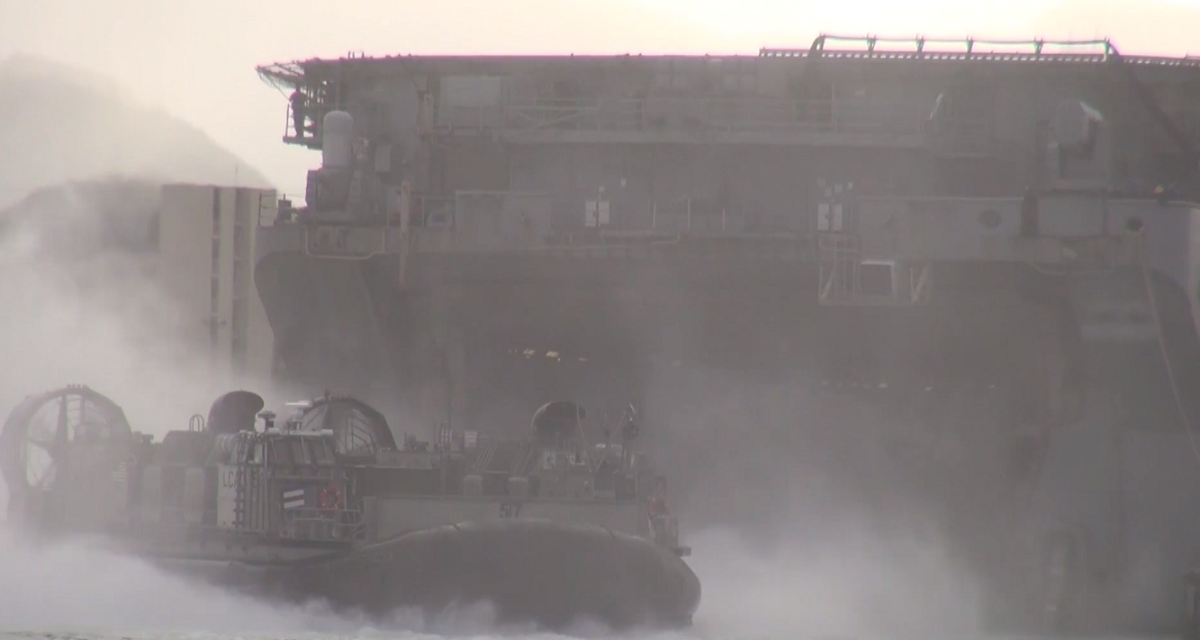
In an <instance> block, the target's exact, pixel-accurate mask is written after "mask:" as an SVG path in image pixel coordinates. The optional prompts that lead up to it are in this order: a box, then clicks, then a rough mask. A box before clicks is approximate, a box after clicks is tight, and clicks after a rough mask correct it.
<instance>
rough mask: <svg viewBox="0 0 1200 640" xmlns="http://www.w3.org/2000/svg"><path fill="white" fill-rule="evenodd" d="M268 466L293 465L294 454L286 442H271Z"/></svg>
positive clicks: (268, 451)
mask: <svg viewBox="0 0 1200 640" xmlns="http://www.w3.org/2000/svg"><path fill="white" fill-rule="evenodd" d="M267 464H269V465H271V466H284V465H290V464H292V452H291V449H289V448H288V443H287V441H286V440H271V441H270V442H268V443H267Z"/></svg>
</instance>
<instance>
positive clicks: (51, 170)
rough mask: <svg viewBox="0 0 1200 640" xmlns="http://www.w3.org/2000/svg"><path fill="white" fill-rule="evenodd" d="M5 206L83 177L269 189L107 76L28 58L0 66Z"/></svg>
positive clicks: (0, 191) (201, 136) (195, 132)
mask: <svg viewBox="0 0 1200 640" xmlns="http://www.w3.org/2000/svg"><path fill="white" fill-rule="evenodd" d="M0 96H4V99H3V100H0V166H3V167H4V170H3V171H2V172H0V209H3V208H6V207H8V206H11V205H12V204H14V203H15V202H17V201H19V200H20V199H22V198H24V197H26V196H27V195H29V194H31V193H32V192H33V191H35V190H37V189H40V188H44V187H49V186H53V185H59V184H63V183H68V182H74V181H81V180H96V179H107V178H108V177H110V176H112V177H114V178H115V179H117V181H121V180H124V179H126V178H136V179H138V180H145V181H147V182H157V183H161V182H174V181H180V182H199V183H213V184H235V183H236V184H240V185H244V186H254V187H269V186H270V185H269V183H268V182H267V180H266V178H264V177H263V175H262V174H261V173H259V172H258V171H256V170H255V169H253V168H252V167H249V166H246V165H245V163H243V162H241V161H240V160H239V159H238V158H237V157H236V156H235V155H233V154H232V153H231V152H229V151H228V150H226V149H223V148H221V147H220V146H219V145H218V144H216V143H215V142H214V141H213V140H212V139H211V138H210V137H209V136H208V135H206V134H205V133H204V132H202V131H201V130H199V129H197V128H196V127H194V126H191V125H189V124H187V123H186V122H183V121H181V120H179V119H177V118H174V117H172V116H171V115H169V114H168V113H166V112H164V111H162V110H158V109H150V108H146V107H143V106H140V105H138V104H136V103H135V102H134V101H132V100H131V99H130V98H129V97H128V96H127V95H126V94H125V93H124V92H123V91H122V90H121V88H120V87H119V86H117V85H116V84H115V83H113V82H111V81H109V80H108V79H106V78H104V77H102V76H98V75H96V74H92V73H90V72H86V71H82V70H80V69H77V68H73V67H69V66H66V65H62V64H59V63H56V62H51V61H48V60H45V59H42V58H35V57H29V56H18V57H13V58H10V59H8V60H5V61H3V62H0Z"/></svg>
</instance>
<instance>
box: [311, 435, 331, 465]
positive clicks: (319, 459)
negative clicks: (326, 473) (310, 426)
mask: <svg viewBox="0 0 1200 640" xmlns="http://www.w3.org/2000/svg"><path fill="white" fill-rule="evenodd" d="M308 448H309V451H310V453H311V454H312V458H313V460H315V461H316V463H317V464H319V465H331V464H333V452H332V451H330V450H329V442H328V441H326V440H315V441H312V442H309V443H308Z"/></svg>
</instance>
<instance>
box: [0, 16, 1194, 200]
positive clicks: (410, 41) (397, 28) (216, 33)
mask: <svg viewBox="0 0 1200 640" xmlns="http://www.w3.org/2000/svg"><path fill="white" fill-rule="evenodd" d="M1197 24H1200V2H1198V1H1197V0H1136V1H1135V0H1062V1H1060V2H1047V1H1046V0H1006V1H1004V2H998V1H995V0H992V1H988V2H959V1H956V0H911V1H908V2H892V1H890V0H841V1H839V2H821V1H817V0H738V1H737V2H734V1H733V0H605V2H603V3H596V2H586V1H583V0H505V1H504V2H488V1H485V0H441V1H440V2H436V3H419V2H411V1H410V2H384V1H382V0H345V1H343V2H338V3H336V4H331V3H329V2H320V1H317V0H256V1H255V2H239V1H237V0H172V1H171V2H161V0H90V1H88V2H77V1H73V0H39V1H38V2H27V1H25V0H0V60H3V59H5V58H8V57H10V56H12V55H14V54H17V53H25V54H32V55H37V56H42V57H47V58H51V59H54V60H58V61H61V62H65V63H68V64H71V65H77V66H79V67H82V68H86V69H90V70H93V71H98V72H102V73H104V74H106V75H107V76H109V77H111V78H112V79H113V80H115V81H116V82H117V83H118V84H119V85H121V86H122V87H123V88H125V89H127V90H128V91H130V92H131V94H132V95H133V96H134V97H135V98H136V99H138V100H141V101H143V102H145V103H146V104H148V105H150V106H154V107H161V108H163V109H165V110H166V111H168V112H169V113H171V114H172V115H174V116H176V117H179V118H181V119H183V120H185V121H187V122H189V123H191V124H193V125H196V126H197V127H199V128H200V129H202V130H203V131H204V132H205V133H208V134H209V135H210V136H212V137H213V138H214V139H215V140H216V141H217V142H218V143H219V144H220V145H221V146H223V147H225V148H226V149H228V150H230V151H232V152H233V153H234V154H235V155H237V156H238V157H240V158H241V159H242V160H243V161H244V162H246V163H248V164H249V165H251V166H253V167H255V168H257V169H258V170H260V171H262V172H263V173H264V174H266V176H267V178H268V179H269V180H270V181H271V182H272V183H273V184H275V185H276V187H277V188H279V189H281V190H282V191H284V192H285V193H289V194H301V193H303V191H304V188H303V187H304V176H305V171H306V170H307V169H309V168H310V167H311V166H313V165H315V158H314V156H313V154H312V152H308V151H305V150H300V149H294V148H289V147H287V146H286V145H284V144H283V143H282V142H280V137H281V136H282V135H283V127H284V115H285V100H284V98H283V97H281V96H280V95H278V94H277V93H276V92H274V91H272V90H271V89H269V88H268V87H266V86H265V85H264V84H263V83H262V82H260V81H259V79H258V78H257V76H256V75H255V73H254V66H255V65H257V64H263V63H268V62H275V61H284V60H291V59H297V58H308V57H314V56H321V57H336V56H341V55H345V54H346V53H347V52H350V51H354V52H363V53H366V54H368V55H386V54H395V53H414V54H416V53H568V52H574V53H626V52H642V53H739V54H743V55H753V54H754V53H755V52H757V50H758V48H759V47H762V46H767V45H769V46H798V47H806V46H808V44H809V43H810V42H811V40H812V38H813V37H814V36H816V35H817V34H819V33H820V32H822V31H824V32H831V33H845V34H854V35H857V34H866V33H874V34H878V35H894V36H904V37H907V36H910V35H914V34H918V33H919V34H924V35H926V36H928V37H955V38H957V37H963V36H966V35H973V36H975V37H980V38H982V37H1005V38H1033V37H1035V36H1041V37H1048V38H1068V37H1072V38H1091V37H1095V36H1101V37H1103V36H1108V37H1111V38H1113V39H1114V41H1115V42H1116V43H1117V44H1118V46H1119V47H1120V48H1121V50H1122V51H1125V52H1138V53H1146V54H1173V55H1184V54H1187V53H1189V52H1190V53H1192V54H1200V41H1198V40H1197V38H1196V35H1195V31H1194V25H1197ZM228 173H229V181H230V182H232V181H234V180H235V178H236V175H235V168H234V167H232V166H231V167H230V168H229V172H228ZM22 195H23V194H0V199H7V200H15V199H17V198H19V197H21V196H22Z"/></svg>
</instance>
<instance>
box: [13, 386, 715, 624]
mask: <svg viewBox="0 0 1200 640" xmlns="http://www.w3.org/2000/svg"><path fill="white" fill-rule="evenodd" d="M264 405H265V403H264V401H263V399H262V398H261V397H260V396H258V395H257V394H254V393H251V392H247V391H233V392H230V393H227V394H225V395H223V396H221V397H220V398H218V399H217V400H216V401H215V402H214V403H213V405H212V407H211V409H210V411H209V414H208V418H207V420H205V419H204V418H203V417H202V416H195V417H194V418H193V420H192V422H191V424H190V425H189V428H188V429H187V430H177V431H170V432H168V433H167V434H166V435H165V436H164V437H163V438H162V440H161V441H160V442H155V441H153V439H152V438H151V437H150V436H146V435H143V434H139V433H135V432H134V431H133V430H132V429H131V428H130V426H129V423H128V421H127V419H126V417H125V414H124V412H123V411H122V410H121V408H120V407H119V406H118V405H116V404H115V403H114V402H112V401H111V400H109V399H108V398H106V397H104V396H103V395H101V394H99V393H97V392H95V391H93V390H91V389H89V388H87V387H82V386H72V387H67V388H64V389H59V390H56V391H51V392H47V393H43V394H40V395H37V396H32V397H29V398H27V399H26V400H25V401H24V402H22V403H21V404H20V405H19V406H17V407H16V408H15V409H14V410H13V411H12V413H11V414H10V415H9V417H8V420H7V421H6V422H5V424H4V429H3V432H0V471H2V472H3V474H4V479H5V482H6V484H7V485H8V487H9V488H10V501H9V520H10V521H12V522H14V523H17V524H18V525H19V526H21V527H28V528H35V529H37V530H39V531H40V532H41V533H43V534H49V535H52V536H70V535H92V536H95V535H99V536H100V537H101V538H102V539H104V540H105V541H107V542H108V543H109V544H110V545H111V546H113V547H114V548H116V549H118V550H119V551H122V552H124V553H128V554H131V555H135V556H138V557H142V558H145V559H148V560H151V561H153V562H155V563H156V564H158V565H160V566H163V567H165V568H167V569H169V570H172V571H177V572H182V573H186V574H189V575H195V576H201V577H203V578H205V579H208V580H210V581H212V582H214V583H217V584H219V585H222V586H226V587H229V588H233V589H238V590H242V591H245V592H247V593H249V594H254V595H257V596H260V597H267V598H278V599H283V600H289V601H308V600H312V599H322V600H325V601H327V602H328V603H330V604H332V605H333V606H334V607H335V608H338V609H345V610H355V611H364V612H367V613H369V614H374V615H378V616H383V615H387V614H389V613H390V612H392V611H394V610H397V609H403V608H415V609H418V610H420V611H422V612H424V613H425V614H426V615H427V616H433V617H434V618H436V617H437V615H438V614H439V613H441V612H444V611H445V610H446V609H447V608H448V607H451V606H453V605H463V604H470V603H473V602H486V603H488V604H490V605H491V606H492V607H493V608H494V611H495V612H496V615H497V617H498V618H499V620H500V621H502V622H532V623H534V624H537V625H539V626H541V627H543V628H552V629H553V628H561V627H563V626H566V625H569V624H571V623H572V622H574V621H577V620H580V619H591V620H596V621H600V622H602V623H605V624H607V625H609V626H610V627H613V628H617V629H620V628H629V627H633V626H638V627H660V628H661V627H668V628H669V627H680V626H686V625H688V624H690V622H691V617H692V614H693V613H694V611H695V610H696V608H697V606H698V604H699V600H700V582H699V580H698V579H697V577H696V575H695V574H694V573H693V572H692V570H691V569H690V568H689V567H688V566H687V564H686V563H685V562H684V561H683V557H684V556H686V555H688V554H689V553H690V550H689V549H688V548H687V547H685V546H682V545H680V544H679V537H678V523H677V520H676V519H675V516H674V515H672V514H671V513H670V511H669V509H668V508H667V506H666V503H665V499H664V496H663V495H662V489H663V488H664V487H665V480H664V479H663V478H662V477H661V476H656V475H655V474H654V473H653V471H652V469H651V467H650V465H649V458H648V457H647V456H646V455H645V454H644V453H640V452H639V453H635V452H632V451H631V450H630V445H631V444H632V441H633V438H634V436H635V435H636V432H637V424H636V422H635V420H636V412H635V411H634V410H633V407H632V406H630V407H629V410H628V411H627V412H626V414H625V417H624V418H623V420H622V424H621V425H620V426H619V428H618V429H617V430H616V433H617V434H619V435H620V440H621V441H620V442H619V443H616V442H606V443H599V444H596V445H595V446H594V447H592V448H590V449H589V448H588V447H587V446H586V443H585V442H584V431H583V428H582V420H583V418H584V415H585V413H584V410H583V408H582V407H580V406H578V405H577V404H575V403H572V402H554V403H550V404H547V405H545V406H543V407H541V408H540V409H538V411H537V412H536V413H535V415H534V419H533V422H532V425H531V428H530V430H529V432H528V433H527V434H526V435H525V436H524V437H520V438H516V439H507V440H506V439H488V438H484V437H482V436H480V434H477V433H473V432H453V431H448V430H443V431H441V432H439V434H438V439H437V441H436V442H432V443H429V442H418V441H417V440H415V439H412V438H407V437H406V438H405V439H404V442H403V443H402V444H400V445H398V444H397V442H396V440H395V438H394V436H393V435H392V431H391V429H390V427H389V426H388V424H387V421H386V419H385V418H384V417H383V415H381V414H380V413H379V412H378V411H376V410H375V409H373V408H372V407H370V406H369V405H367V404H366V403H364V402H362V401H360V400H358V399H355V398H352V397H337V396H325V397H322V398H318V399H315V400H312V401H307V402H303V403H295V404H294V405H293V407H294V408H295V411H294V413H293V414H292V415H291V416H289V417H288V418H287V419H286V420H284V421H283V424H281V425H277V424H276V420H275V414H274V413H273V412H270V411H262V409H263V407H264ZM259 420H261V421H262V425H261V427H260V426H259V425H258V421H259Z"/></svg>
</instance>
